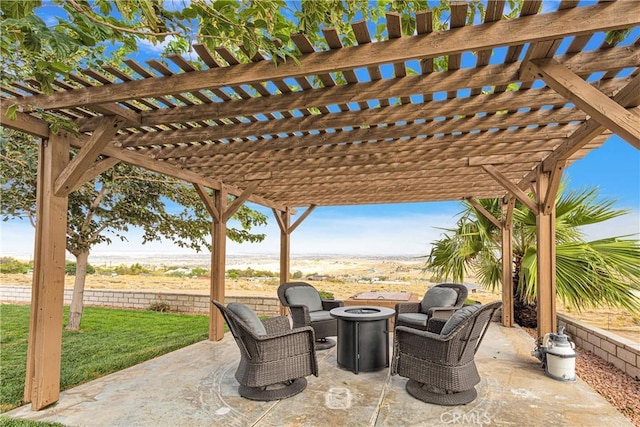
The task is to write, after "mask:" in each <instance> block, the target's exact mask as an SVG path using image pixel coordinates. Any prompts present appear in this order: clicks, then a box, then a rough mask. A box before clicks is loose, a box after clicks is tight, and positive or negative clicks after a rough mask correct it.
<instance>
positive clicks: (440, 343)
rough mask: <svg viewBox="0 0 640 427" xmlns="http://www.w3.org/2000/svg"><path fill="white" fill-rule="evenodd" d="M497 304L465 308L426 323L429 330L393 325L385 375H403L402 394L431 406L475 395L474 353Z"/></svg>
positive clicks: (468, 399)
mask: <svg viewBox="0 0 640 427" xmlns="http://www.w3.org/2000/svg"><path fill="white" fill-rule="evenodd" d="M501 306H502V302H500V301H496V302H493V303H490V304H487V305H484V306H481V305H475V306H467V307H464V308H462V309H460V310H458V311H457V312H456V313H455V314H454V315H452V316H451V317H450V318H449V320H447V321H446V322H443V321H442V320H441V319H433V321H430V322H429V323H430V327H429V329H431V330H430V331H421V330H417V329H412V328H408V327H406V326H399V327H396V329H395V334H394V335H395V336H394V344H393V360H392V366H391V373H392V374H393V375H397V374H399V375H400V376H402V377H405V378H409V381H407V385H406V388H407V392H408V393H409V394H410V395H412V396H413V397H415V398H416V399H419V400H422V401H424V402H428V403H435V404H437V405H446V406H453V405H465V404H467V403H470V402H472V401H473V400H475V398H476V397H477V395H478V394H477V391H476V389H475V385H476V384H478V383H479V382H480V375H479V374H478V369H477V368H476V364H475V362H474V356H475V353H476V351H477V350H478V347H479V346H480V343H481V342H482V339H483V338H484V334H485V332H486V330H487V328H488V326H489V322H490V321H491V318H492V317H493V315H494V313H495V312H496V310H498V309H499V308H500V307H501Z"/></svg>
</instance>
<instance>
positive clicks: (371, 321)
mask: <svg viewBox="0 0 640 427" xmlns="http://www.w3.org/2000/svg"><path fill="white" fill-rule="evenodd" d="M330 314H331V315H332V316H333V317H335V318H336V319H338V366H340V367H342V368H346V369H349V370H351V371H353V372H354V373H356V374H357V373H358V372H360V371H363V372H366V371H377V370H379V369H383V368H388V367H389V318H390V317H392V316H393V315H394V314H395V310H392V309H390V308H386V307H373V306H355V307H354V306H351V307H339V308H334V309H333V310H331V311H330Z"/></svg>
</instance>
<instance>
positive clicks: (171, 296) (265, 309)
mask: <svg viewBox="0 0 640 427" xmlns="http://www.w3.org/2000/svg"><path fill="white" fill-rule="evenodd" d="M72 292H73V290H72V289H65V290H64V303H65V304H71V294H72ZM0 302H3V303H29V302H31V288H30V287H25V286H0ZM158 302H163V303H167V304H169V307H170V309H171V311H176V312H184V313H205V314H206V313H209V296H208V295H206V294H184V293H174V292H145V291H121V290H99V289H85V291H84V303H85V305H87V306H92V305H93V306H103V307H116V308H133V309H139V310H144V309H147V308H149V306H150V305H151V304H153V303H158ZM225 302H226V303H227V304H228V303H230V302H241V303H243V304H246V305H248V306H249V307H251V308H252V309H253V310H254V311H255V312H256V313H257V314H258V315H260V316H277V315H278V314H279V313H280V311H279V306H278V298H277V297H252V296H233V295H227V296H226V300H225Z"/></svg>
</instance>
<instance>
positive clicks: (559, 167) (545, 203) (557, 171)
mask: <svg viewBox="0 0 640 427" xmlns="http://www.w3.org/2000/svg"><path fill="white" fill-rule="evenodd" d="M565 166H566V162H564V161H560V162H557V163H556V164H555V167H554V168H553V170H552V171H551V177H550V178H549V186H548V187H547V194H544V195H543V194H541V195H540V196H539V199H540V203H541V204H540V209H542V212H543V213H544V214H545V215H549V214H550V213H551V211H552V210H553V207H554V206H555V204H556V195H557V194H558V187H559V186H560V180H561V179H562V171H564V168H565ZM541 173H543V172H542V171H541Z"/></svg>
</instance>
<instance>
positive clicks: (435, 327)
mask: <svg viewBox="0 0 640 427" xmlns="http://www.w3.org/2000/svg"><path fill="white" fill-rule="evenodd" d="M447 320H448V319H441V318H437V317H432V318H431V319H429V321H428V322H427V331H429V332H433V333H434V334H439V333H440V331H442V328H443V327H444V324H445V323H447Z"/></svg>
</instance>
